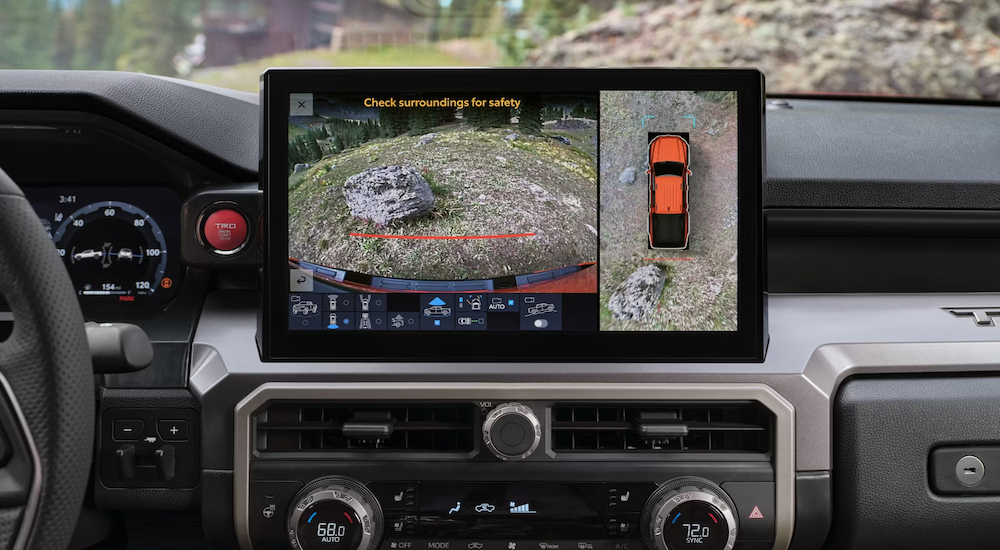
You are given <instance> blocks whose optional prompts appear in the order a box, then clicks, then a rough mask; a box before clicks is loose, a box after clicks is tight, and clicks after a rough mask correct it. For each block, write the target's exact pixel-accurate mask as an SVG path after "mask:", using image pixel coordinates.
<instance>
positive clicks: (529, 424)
mask: <svg viewBox="0 0 1000 550" xmlns="http://www.w3.org/2000/svg"><path fill="white" fill-rule="evenodd" d="M541 440H542V425H541V424H539V422H538V417H537V416H535V413H534V412H532V410H531V409H530V408H528V407H525V406H524V405H522V404H520V403H513V402H511V403H501V404H500V405H497V407H496V408H495V409H493V410H492V411H490V414H489V415H487V416H486V421H485V422H483V441H485V442H486V447H487V448H488V449H489V450H490V452H492V453H493V454H495V455H496V456H497V458H499V459H501V460H521V459H524V458H528V457H529V456H530V455H531V453H533V452H535V449H536V448H537V447H538V443H539V442H540V441H541Z"/></svg>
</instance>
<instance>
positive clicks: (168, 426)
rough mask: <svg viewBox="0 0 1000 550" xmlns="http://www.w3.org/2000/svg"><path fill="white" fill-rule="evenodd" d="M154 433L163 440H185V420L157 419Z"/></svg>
mask: <svg viewBox="0 0 1000 550" xmlns="http://www.w3.org/2000/svg"><path fill="white" fill-rule="evenodd" d="M156 433H158V434H160V439H162V440H164V441H187V439H188V423H187V420H158V421H157V422H156Z"/></svg>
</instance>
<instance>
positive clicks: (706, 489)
mask: <svg viewBox="0 0 1000 550" xmlns="http://www.w3.org/2000/svg"><path fill="white" fill-rule="evenodd" d="M735 509H736V506H735V505H734V504H733V501H732V500H730V498H729V495H727V494H726V492H725V491H723V490H722V489H721V488H720V487H719V486H718V485H716V484H714V483H712V482H711V481H708V480H707V479H702V478H700V477H679V478H676V479H674V480H671V481H669V482H667V483H664V484H663V485H660V487H659V488H658V489H657V490H656V492H654V493H653V495H652V496H651V497H649V500H648V501H647V503H646V509H645V510H644V511H643V513H642V525H644V526H645V531H643V533H642V538H643V542H645V546H646V548H649V549H650V550H652V549H654V548H655V549H656V550H694V549H698V550H732V548H733V546H734V545H735V544H736V533H737V532H738V531H739V524H738V522H737V520H736V514H735V513H734V510H735Z"/></svg>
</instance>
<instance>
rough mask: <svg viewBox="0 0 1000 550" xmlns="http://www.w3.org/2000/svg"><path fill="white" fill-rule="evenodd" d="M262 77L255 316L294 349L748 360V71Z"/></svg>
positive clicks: (753, 256) (756, 81) (751, 352)
mask: <svg viewBox="0 0 1000 550" xmlns="http://www.w3.org/2000/svg"><path fill="white" fill-rule="evenodd" d="M699 79H700V82H701V84H699ZM263 82H264V86H263V89H264V92H263V93H264V105H265V110H266V112H265V118H266V121H265V124H264V126H265V131H264V135H263V136H262V139H263V140H264V145H265V155H264V159H263V160H264V162H263V163H262V165H265V166H266V167H267V169H266V170H267V177H266V178H265V182H266V185H265V193H266V199H267V208H266V217H267V218H266V220H265V224H264V226H265V227H267V228H268V238H267V243H268V250H267V251H266V256H267V257H268V265H267V268H266V269H265V271H266V281H267V283H268V284H267V286H268V291H269V292H268V296H269V298H268V304H267V307H265V311H266V319H264V321H265V322H264V324H265V325H268V328H269V330H270V331H272V332H271V334H273V335H274V336H275V337H277V338H278V339H281V340H283V341H285V342H292V341H296V340H298V341H301V342H302V343H303V344H302V345H303V346H304V347H303V348H302V349H309V350H310V351H309V352H308V353H305V354H304V355H306V356H313V357H320V358H331V359H336V358H338V357H341V356H355V357H357V356H394V355H398V356H400V357H405V356H410V357H413V356H414V352H415V351H417V350H415V349H414V348H412V347H410V348H407V349H399V348H396V347H395V346H397V345H407V346H424V345H426V346H434V347H433V348H432V349H433V352H431V353H430V354H428V355H430V356H435V357H447V356H449V355H451V352H454V351H458V350H474V349H477V348H476V347H474V346H480V347H479V348H478V349H481V350H482V351H483V353H486V354H489V355H492V356H494V357H498V358H502V357H506V356H510V357H514V356H527V355H530V354H535V353H537V352H538V351H539V350H542V348H545V347H548V353H545V354H544V355H547V356H552V355H559V356H561V357H565V358H570V357H577V358H587V357H592V356H593V352H592V351H588V352H587V353H585V354H580V355H577V354H578V352H583V351H585V350H587V349H588V348H592V349H593V351H597V352H599V353H598V355H602V356H607V357H611V358H616V359H640V358H659V359H665V360H671V359H679V358H697V357H734V358H743V359H754V358H758V357H760V356H762V351H763V342H764V340H763V334H762V326H763V304H762V289H761V282H762V281H761V279H762V277H761V271H762V270H761V263H760V255H761V253H762V250H763V247H762V243H761V226H760V185H761V181H760V180H761V166H762V165H761V160H762V159H761V152H762V144H761V139H760V137H761V127H762V126H761V124H762V122H761V118H762V112H761V109H760V102H761V91H760V88H761V77H760V74H759V73H757V72H756V71H669V70H538V71H533V70H477V69H471V70H457V69H456V70H441V69H426V70H420V69H417V70H378V69H368V70H329V71H268V72H267V73H265V75H264V77H263ZM745 126H746V127H745ZM741 290H743V292H741ZM744 301H746V302H747V303H743V302H744ZM629 334H631V335H632V336H628V335H629ZM542 335H544V336H542ZM641 335H646V336H641ZM699 335H700V336H699ZM712 335H719V336H722V338H718V337H715V338H714V339H713V337H712ZM727 335H728V337H727ZM678 336H680V337H681V338H683V337H691V336H694V338H695V339H696V340H697V339H701V340H702V341H704V342H706V343H707V344H709V345H711V343H712V342H714V343H715V345H714V349H712V348H704V349H700V350H699V349H696V348H694V347H692V346H690V345H677V344H678V343H682V341H681V340H680V339H679V338H678ZM741 336H742V338H741ZM689 339H690V338H689ZM274 343H275V340H273V339H272V340H271V341H270V342H268V343H264V344H262V347H264V348H270V347H271V346H270V345H268V344H272V345H273V344H274ZM364 343H367V344H364ZM688 344H690V342H688ZM316 345H318V346H319V347H315V346H316ZM364 345H367V346H368V347H367V351H364V349H365V348H363V347H362V346H364ZM519 346H528V348H521V349H519ZM277 347H279V348H280V347H281V345H280V344H279V345H278V346H277ZM533 350H534V351H533ZM425 351H426V350H425ZM289 352H291V353H290V355H298V354H296V353H294V349H293V348H289ZM289 352H285V353H289ZM523 352H530V353H524V354H523V355H522V353H523ZM553 352H556V353H553ZM758 352H759V353H758ZM420 355H421V354H420V353H417V354H416V356H420Z"/></svg>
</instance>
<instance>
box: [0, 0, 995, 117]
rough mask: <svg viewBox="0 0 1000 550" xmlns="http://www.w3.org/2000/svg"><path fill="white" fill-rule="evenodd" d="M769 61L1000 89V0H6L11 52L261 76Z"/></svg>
mask: <svg viewBox="0 0 1000 550" xmlns="http://www.w3.org/2000/svg"><path fill="white" fill-rule="evenodd" d="M458 65H475V66H500V65H532V66H634V65H645V66H674V67H682V66H693V67H720V66H726V67H756V68H758V69H760V70H761V71H763V72H764V74H765V75H767V86H768V89H769V90H772V91H773V90H780V91H783V92H814V91H821V92H834V93H837V92H846V93H873V94H887V95H910V96H931V97H963V98H976V99H995V100H1000V2H998V1H997V0H921V1H916V0H810V1H803V0H645V1H635V0H0V68H4V69H10V68H26V69H108V70H123V71H136V72H144V73H150V74H158V75H165V76H180V77H183V78H188V79H191V80H195V81H198V82H203V83H207V84H214V85H218V86H224V87H229V88H235V89H241V90H246V91H256V90H257V87H258V81H259V79H258V77H259V75H260V72H261V71H262V70H263V69H265V68H267V67H283V66H318V67H327V66H347V67H351V66H458Z"/></svg>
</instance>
